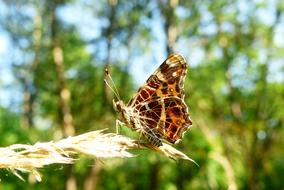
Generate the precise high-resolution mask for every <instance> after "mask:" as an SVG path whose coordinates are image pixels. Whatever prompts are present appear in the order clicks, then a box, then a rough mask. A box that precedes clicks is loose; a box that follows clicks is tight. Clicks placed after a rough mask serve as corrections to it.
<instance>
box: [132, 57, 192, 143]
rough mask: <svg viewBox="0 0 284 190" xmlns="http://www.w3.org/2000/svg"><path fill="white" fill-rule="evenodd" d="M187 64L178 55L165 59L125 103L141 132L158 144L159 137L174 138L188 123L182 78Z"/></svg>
mask: <svg viewBox="0 0 284 190" xmlns="http://www.w3.org/2000/svg"><path fill="white" fill-rule="evenodd" d="M186 72H187V64H186V61H185V59H184V58H183V57H182V56H181V55H177V54H173V55H171V56H170V57H169V58H168V59H166V60H165V61H164V62H163V63H162V64H161V65H160V67H159V68H158V69H157V70H156V71H155V72H154V74H153V75H151V76H150V77H149V78H148V80H147V81H146V83H145V84H144V85H143V86H142V87H141V88H139V90H138V92H137V94H136V95H135V96H134V97H133V98H132V99H131V100H130V101H129V103H128V105H127V107H129V108H133V112H134V113H133V116H132V117H135V118H136V119H137V120H139V121H140V125H141V126H140V128H141V129H142V133H143V134H144V136H146V137H147V138H148V139H149V140H150V141H154V142H155V144H159V145H161V139H165V140H167V141H169V142H171V143H176V142H178V141H179V140H180V139H181V138H182V135H183V133H184V132H185V131H186V130H187V129H188V127H189V126H190V125H191V120H190V118H189V114H188V110H187V106H186V104H185V103H184V87H183V83H184V78H185V75H186Z"/></svg>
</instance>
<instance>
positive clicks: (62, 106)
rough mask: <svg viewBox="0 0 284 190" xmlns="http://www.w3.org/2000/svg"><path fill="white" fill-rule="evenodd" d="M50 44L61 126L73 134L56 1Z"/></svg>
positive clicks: (72, 186)
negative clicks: (56, 83)
mask: <svg viewBox="0 0 284 190" xmlns="http://www.w3.org/2000/svg"><path fill="white" fill-rule="evenodd" d="M51 5H52V6H51V43H52V44H51V45H52V55H53V61H54V64H55V66H56V71H57V76H58V96H59V105H58V110H59V113H60V120H61V121H60V122H61V125H62V127H63V133H64V136H73V135H74V134H75V128H74V126H73V117H72V114H71V111H70V96H71V93H70V90H69V89H68V87H67V83H66V78H65V75H64V57H63V49H62V48H61V44H60V39H59V37H58V36H57V31H58V28H57V26H58V24H57V22H58V20H57V17H56V8H57V6H58V5H59V4H58V2H57V1H56V2H51ZM72 171H73V166H72V165H70V166H69V168H68V171H67V175H68V179H67V182H66V189H67V190H76V189H77V185H76V178H75V176H74V174H73V172H72Z"/></svg>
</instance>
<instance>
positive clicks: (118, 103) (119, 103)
mask: <svg viewBox="0 0 284 190" xmlns="http://www.w3.org/2000/svg"><path fill="white" fill-rule="evenodd" d="M113 107H114V109H115V110H116V111H118V112H120V111H121V110H122V104H121V102H120V101H117V102H116V101H114V100H113Z"/></svg>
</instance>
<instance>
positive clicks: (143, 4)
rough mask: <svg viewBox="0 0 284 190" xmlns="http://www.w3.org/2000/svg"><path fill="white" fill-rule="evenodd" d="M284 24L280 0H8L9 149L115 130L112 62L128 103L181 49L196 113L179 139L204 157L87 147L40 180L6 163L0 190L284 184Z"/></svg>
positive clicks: (2, 112)
mask: <svg viewBox="0 0 284 190" xmlns="http://www.w3.org/2000/svg"><path fill="white" fill-rule="evenodd" d="M283 34H284V2H283V1H281V0H278V1H277V0H253V1H246V0H235V1H230V0H229V1H224V0H220V1H209V0H200V1H190V0H189V1H187V0H153V1H150V0H136V1H127V0H108V1H107V0H96V1H92V0H54V1H49V0H40V1H34V0H22V1H16V0H6V1H5V0H0V57H1V59H0V135H1V141H0V144H1V147H4V146H8V145H11V144H14V143H26V144H33V143H35V142H38V141H40V142H43V141H50V140H59V139H61V138H64V137H66V136H70V135H75V134H82V133H85V132H88V131H92V130H97V129H102V128H108V129H109V131H110V132H115V120H116V118H117V115H116V114H115V112H114V110H113V108H112V99H113V94H112V92H111V91H110V89H109V88H108V87H106V86H105V84H104V83H103V79H104V69H105V68H108V69H109V70H110V71H111V73H112V76H113V79H114V81H115V83H116V85H117V88H118V90H119V92H120V95H121V97H122V99H123V100H124V101H125V102H127V101H128V100H129V99H130V98H131V96H132V95H133V94H134V93H135V92H136V90H137V89H138V88H139V85H141V84H143V83H144V81H145V80H146V79H147V77H148V76H150V75H151V74H152V72H153V71H154V70H155V69H156V68H157V67H158V66H159V65H160V64H161V63H162V62H163V61H164V60H165V59H166V57H167V56H168V55H169V54H170V53H173V52H175V53H181V54H182V55H184V57H185V58H186V59H187V61H188V64H189V72H188V75H187V77H186V81H185V93H186V97H185V101H186V103H187V105H188V106H189V111H190V114H191V118H192V120H193V127H192V128H191V129H190V130H189V131H188V132H187V133H186V135H185V137H184V139H183V140H182V142H181V143H180V144H178V145H177V146H176V147H177V148H178V149H179V150H181V151H183V152H184V153H186V154H187V155H189V156H190V157H191V158H193V159H194V160H195V161H196V162H197V163H198V164H199V165H200V167H197V166H196V165H194V164H192V163H190V162H188V161H177V162H175V161H172V160H170V159H168V158H166V157H164V156H162V155H159V154H157V153H154V152H152V151H141V152H140V151H139V152H135V154H137V156H136V157H135V158H127V159H125V158H124V159H122V158H115V159H107V160H103V161H102V160H96V159H95V160H94V159H92V158H88V157H83V158H81V159H79V160H78V161H77V162H76V164H75V165H73V166H72V167H70V166H64V165H52V166H48V167H45V168H43V169H41V170H40V172H41V174H42V176H43V181H42V182H35V180H34V178H33V177H31V176H29V175H28V174H25V175H24V178H25V179H26V181H25V182H23V181H21V180H20V179H18V178H17V177H16V176H14V175H13V174H12V173H10V172H9V171H7V170H4V169H2V170H1V171H0V178H1V183H0V188H1V189H50V188H51V187H52V189H54V190H55V189H68V190H71V189H72V190H73V189H87V190H88V189H169V190H175V189H230V190H235V189H251V190H253V189H283V188H284V175H283V173H284V161H283V157H284V149H283V147H284V138H283V131H284V117H283V115H284V85H283V83H284V58H283V57H284V35H283ZM122 134H125V135H133V134H132V133H131V132H130V130H128V129H126V128H125V129H123V130H122Z"/></svg>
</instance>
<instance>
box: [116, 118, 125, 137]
mask: <svg viewBox="0 0 284 190" xmlns="http://www.w3.org/2000/svg"><path fill="white" fill-rule="evenodd" d="M123 125H125V124H124V123H123V122H122V121H120V120H118V119H117V120H116V122H115V128H116V134H120V127H121V126H123Z"/></svg>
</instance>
